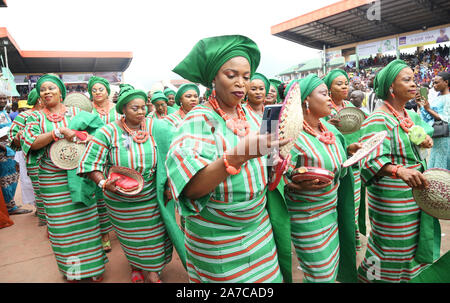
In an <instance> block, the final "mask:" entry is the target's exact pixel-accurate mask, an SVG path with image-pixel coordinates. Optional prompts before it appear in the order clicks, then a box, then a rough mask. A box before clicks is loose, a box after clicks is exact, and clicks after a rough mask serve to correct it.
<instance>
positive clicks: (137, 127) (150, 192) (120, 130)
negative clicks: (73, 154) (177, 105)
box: [78, 85, 183, 283]
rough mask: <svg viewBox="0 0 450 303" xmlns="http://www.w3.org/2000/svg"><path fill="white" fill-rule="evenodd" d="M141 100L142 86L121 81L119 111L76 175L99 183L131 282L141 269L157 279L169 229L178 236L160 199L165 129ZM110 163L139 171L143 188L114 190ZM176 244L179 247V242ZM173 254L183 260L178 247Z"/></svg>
mask: <svg viewBox="0 0 450 303" xmlns="http://www.w3.org/2000/svg"><path fill="white" fill-rule="evenodd" d="M146 100H147V95H146V93H145V92H144V91H141V90H135V89H134V88H133V87H132V86H131V85H121V90H120V95H119V99H118V101H117V104H116V110H117V112H118V113H119V114H121V115H123V116H122V118H121V119H120V120H116V121H114V122H112V123H110V124H108V125H106V126H104V127H102V128H101V129H99V130H98V131H97V132H96V134H95V137H94V138H93V139H92V140H91V141H90V142H89V144H88V146H87V148H86V151H85V155H84V157H83V159H82V160H81V161H80V164H79V167H78V174H79V175H80V176H82V177H88V178H89V179H91V180H92V181H94V182H95V184H97V185H98V186H99V187H100V188H102V190H103V195H104V198H105V202H106V205H107V206H108V215H109V217H110V220H111V223H112V225H113V227H114V231H115V233H116V235H117V237H118V239H119V242H120V244H121V246H122V248H123V251H124V253H125V256H126V257H127V260H128V263H129V264H130V266H131V280H132V282H133V283H142V282H144V281H145V276H144V273H143V272H144V271H148V272H149V274H148V281H149V282H150V283H160V282H161V280H160V276H159V273H160V272H161V271H162V270H163V268H164V267H165V265H166V264H167V263H169V262H170V260H171V258H172V242H171V240H170V239H169V233H170V234H171V235H172V236H173V235H174V234H175V235H178V237H180V234H179V233H181V231H179V229H178V227H177V226H176V222H175V218H174V209H173V205H172V204H168V205H165V204H164V202H165V201H164V190H165V184H166V178H167V175H166V171H165V166H164V159H165V156H166V153H167V149H168V147H169V144H170V131H169V130H168V128H167V126H166V124H165V123H162V122H161V121H158V120H156V119H151V118H149V117H146V116H145V114H146V112H147V108H146V105H145V102H146ZM112 166H120V167H125V168H130V169H133V170H135V171H137V172H138V173H140V174H141V175H142V177H143V179H144V185H143V189H142V191H141V192H139V193H138V194H134V195H125V194H123V193H121V192H119V191H118V187H117V185H116V182H117V178H109V177H108V175H109V170H110V168H111V167H112ZM172 227H173V228H174V229H172ZM177 233H178V234H177ZM180 239H182V235H181V238H180ZM175 245H178V246H176V247H177V249H179V247H180V245H179V244H178V242H177V243H176V244H175ZM178 253H179V255H180V256H181V258H182V260H183V251H179V252H178Z"/></svg>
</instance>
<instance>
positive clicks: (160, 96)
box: [151, 90, 169, 104]
mask: <svg viewBox="0 0 450 303" xmlns="http://www.w3.org/2000/svg"><path fill="white" fill-rule="evenodd" d="M158 100H164V101H165V102H166V103H167V102H168V101H169V99H167V97H166V95H164V93H163V92H162V91H160V90H159V91H156V92H154V93H153V95H152V100H151V101H152V104H155V102H156V101H158Z"/></svg>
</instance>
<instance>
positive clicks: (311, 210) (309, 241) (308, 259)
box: [285, 123, 347, 283]
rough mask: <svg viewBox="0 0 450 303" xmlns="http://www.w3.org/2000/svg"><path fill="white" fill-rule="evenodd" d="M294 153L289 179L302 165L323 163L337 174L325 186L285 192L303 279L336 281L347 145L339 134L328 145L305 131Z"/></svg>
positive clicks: (289, 180) (315, 165) (288, 180)
mask: <svg viewBox="0 0 450 303" xmlns="http://www.w3.org/2000/svg"><path fill="white" fill-rule="evenodd" d="M324 125H325V123H324ZM325 127H327V126H325ZM291 156H292V159H291V162H290V164H289V169H288V171H287V173H286V175H285V176H286V179H285V180H286V183H290V182H292V180H291V179H290V177H288V176H290V174H291V173H292V171H293V170H294V169H295V168H296V167H300V166H311V167H320V168H324V169H327V170H329V171H331V172H333V173H334V174H335V179H334V182H333V183H332V184H331V185H329V186H328V187H326V188H324V189H321V190H318V191H311V192H309V191H304V192H302V193H300V194H299V193H291V192H286V193H285V197H286V203H287V206H288V210H289V214H290V218H291V235H292V242H293V243H294V247H295V251H296V254H297V258H298V261H299V263H300V265H301V267H302V270H303V272H304V282H321V283H325V282H335V281H336V278H337V273H338V266H339V251H340V245H339V232H338V217H337V210H336V208H337V200H338V187H339V184H340V182H339V179H340V178H342V177H344V176H345V174H346V173H347V170H346V169H344V168H342V165H341V163H343V162H344V161H345V160H346V159H347V153H346V148H345V146H343V145H342V144H341V142H340V141H339V140H338V138H336V141H335V143H333V144H330V145H328V144H324V143H323V142H321V141H319V140H318V139H317V138H316V137H314V136H312V135H310V134H308V133H306V132H305V131H303V132H302V133H301V135H300V136H299V138H298V139H297V140H296V142H295V145H294V147H293V148H292V150H291Z"/></svg>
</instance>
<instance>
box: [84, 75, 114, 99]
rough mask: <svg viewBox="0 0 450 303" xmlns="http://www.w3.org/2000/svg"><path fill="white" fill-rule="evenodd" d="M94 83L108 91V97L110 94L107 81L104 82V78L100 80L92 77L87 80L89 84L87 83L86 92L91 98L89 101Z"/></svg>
mask: <svg viewBox="0 0 450 303" xmlns="http://www.w3.org/2000/svg"><path fill="white" fill-rule="evenodd" d="M96 83H100V84H103V85H104V86H105V88H106V90H107V91H108V95H109V94H110V93H111V88H110V87H109V82H108V80H106V79H105V78H102V77H96V76H93V77H91V78H90V79H89V82H88V92H89V96H90V97H91V100H92V87H93V86H94V85H95V84H96Z"/></svg>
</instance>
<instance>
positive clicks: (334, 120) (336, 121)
mask: <svg viewBox="0 0 450 303" xmlns="http://www.w3.org/2000/svg"><path fill="white" fill-rule="evenodd" d="M327 122H328V123H330V124H332V125H333V126H335V127H339V126H340V123H341V119H339V118H337V116H333V117H331V119H330V120H328V121H327Z"/></svg>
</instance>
